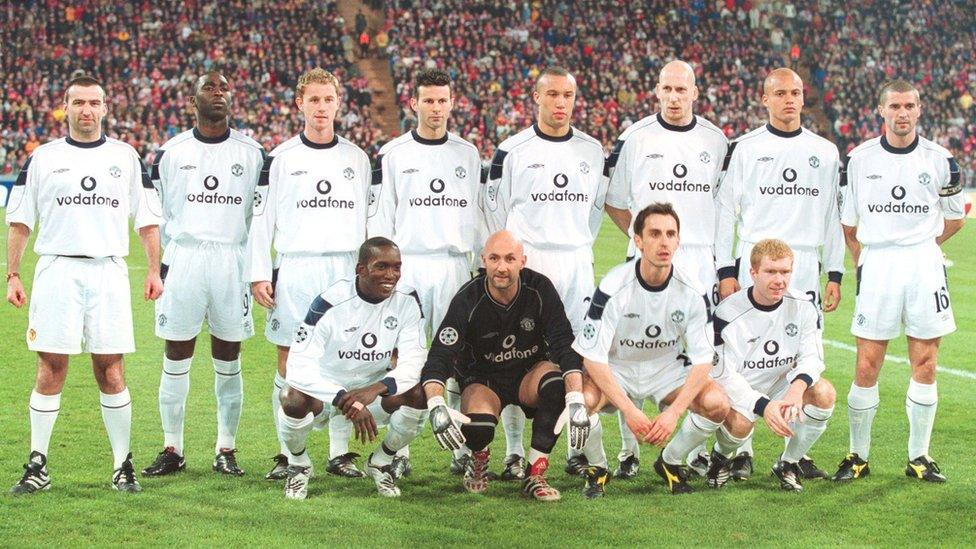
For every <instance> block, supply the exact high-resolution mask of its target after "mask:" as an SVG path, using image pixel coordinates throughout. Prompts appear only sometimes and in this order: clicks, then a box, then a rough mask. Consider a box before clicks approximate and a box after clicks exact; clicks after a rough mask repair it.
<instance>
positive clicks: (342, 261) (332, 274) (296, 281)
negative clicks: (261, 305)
mask: <svg viewBox="0 0 976 549" xmlns="http://www.w3.org/2000/svg"><path fill="white" fill-rule="evenodd" d="M275 262H276V263H277V266H276V267H275V270H274V272H275V274H274V275H273V276H272V278H273V279H274V280H273V281H272V286H273V288H274V301H275V307H274V309H271V310H270V311H268V322H267V324H265V326H264V335H265V337H267V338H268V341H270V342H271V343H274V344H275V345H280V346H282V347H291V344H292V342H293V341H295V330H297V329H298V325H299V324H301V322H302V319H304V318H305V314H306V313H308V308H309V306H311V305H312V301H313V300H314V299H315V297H316V296H318V295H319V294H320V293H322V292H324V291H325V290H326V288H328V287H329V286H331V285H332V284H334V283H335V282H336V281H338V280H342V279H344V278H346V279H352V278H355V277H356V253H355V252H346V253H335V254H317V255H304V254H280V255H279V256H278V257H277V259H276V261H275Z"/></svg>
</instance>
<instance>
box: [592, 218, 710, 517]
mask: <svg viewBox="0 0 976 549" xmlns="http://www.w3.org/2000/svg"><path fill="white" fill-rule="evenodd" d="M680 229H681V223H680V221H679V219H678V214H677V212H676V211H675V210H674V208H672V207H671V205H670V204H664V203H653V204H651V205H649V206H647V207H645V208H644V209H642V210H641V211H640V212H639V213H638V214H637V217H636V219H635V220H634V228H633V230H634V243H635V244H636V246H637V249H638V250H639V251H640V255H641V257H640V259H637V260H636V261H628V262H627V263H624V264H623V265H619V266H617V267H615V268H613V269H612V270H611V271H610V272H609V273H607V276H605V277H604V278H603V280H602V281H601V282H600V287H599V288H597V290H596V292H595V293H594V295H593V300H592V301H591V302H590V310H589V312H588V313H587V319H586V324H584V325H583V329H582V330H581V331H580V333H579V334H577V336H576V341H575V343H573V348H574V349H575V350H576V351H577V352H579V353H580V354H581V355H582V356H583V366H584V368H585V369H586V376H585V377H584V383H583V394H584V395H585V397H586V403H587V408H589V409H590V410H593V411H596V412H601V411H610V410H612V409H613V408H616V409H618V410H620V413H621V417H623V418H624V422H625V423H624V425H625V426H627V430H628V431H633V432H634V433H639V434H640V435H641V437H642V438H643V439H644V440H645V441H647V442H650V443H652V444H656V445H663V444H664V443H665V442H666V441H667V440H668V438H670V436H671V434H672V433H673V432H674V430H675V428H677V425H678V419H679V418H680V417H681V414H683V413H684V411H685V410H690V411H691V413H689V414H688V416H687V417H686V418H685V420H684V422H683V423H682V424H681V429H680V430H679V431H678V434H677V435H676V436H675V437H674V438H673V439H672V440H671V442H670V443H668V445H667V446H666V447H665V448H664V451H663V452H662V453H661V455H660V457H658V460H657V462H656V463H655V464H654V470H655V471H657V473H658V474H659V475H661V477H662V478H663V479H664V480H665V482H666V483H667V486H668V491H670V492H671V493H673V494H678V493H683V492H691V491H692V489H691V487H690V486H689V485H688V483H687V475H686V473H685V468H684V467H682V465H683V464H684V461H685V456H687V455H688V453H689V452H691V450H692V449H693V448H695V447H697V446H698V445H699V444H701V443H703V442H705V440H706V439H707V438H708V437H709V435H711V434H712V433H714V432H715V430H716V429H718V428H719V425H721V423H722V421H723V420H724V419H725V416H726V414H728V412H729V402H728V398H727V397H726V396H725V393H724V392H723V391H722V389H721V388H719V386H718V385H716V384H715V382H713V381H712V380H711V379H710V378H709V377H708V373H709V371H710V370H711V368H712V359H713V358H714V355H715V352H714V350H713V349H712V345H711V342H710V336H711V333H710V332H711V325H710V321H709V312H710V310H711V305H710V304H709V300H708V296H707V295H705V293H704V291H703V290H702V288H701V286H699V285H698V281H697V280H695V277H694V276H689V275H687V274H685V272H684V271H682V270H681V269H679V268H678V267H677V266H676V265H673V264H672V260H673V258H674V257H675V252H676V251H677V250H678V244H679V242H680V237H679V231H680ZM645 398H649V399H651V400H652V401H653V402H654V404H656V405H657V406H658V407H659V408H660V409H661V410H662V411H661V413H660V414H658V416H657V417H655V418H654V420H653V421H651V420H649V419H648V418H647V416H646V415H644V412H643V410H642V409H641V407H639V406H637V405H636V404H635V402H643V401H644V399H645ZM584 455H585V456H586V460H587V462H588V463H589V466H588V467H587V468H586V472H585V475H586V488H585V489H584V491H583V495H584V496H585V497H587V498H596V497H600V496H602V495H603V493H604V492H603V485H604V484H605V483H606V481H607V480H608V479H609V472H608V471H607V454H606V452H605V451H604V450H603V440H602V427H601V426H600V420H599V416H597V418H596V419H594V420H591V423H590V435H589V439H588V440H587V443H586V447H585V448H584Z"/></svg>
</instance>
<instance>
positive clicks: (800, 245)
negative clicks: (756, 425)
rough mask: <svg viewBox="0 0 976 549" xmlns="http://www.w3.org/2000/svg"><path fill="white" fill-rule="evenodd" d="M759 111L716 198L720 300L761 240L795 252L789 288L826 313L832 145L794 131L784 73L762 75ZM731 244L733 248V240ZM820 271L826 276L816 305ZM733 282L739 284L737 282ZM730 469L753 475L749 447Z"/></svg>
mask: <svg viewBox="0 0 976 549" xmlns="http://www.w3.org/2000/svg"><path fill="white" fill-rule="evenodd" d="M762 101H763V105H764V106H765V107H766V110H767V112H768V113H769V123H768V124H766V125H765V126H763V127H761V128H758V129H755V130H753V131H751V132H749V133H747V134H746V135H744V136H742V137H740V138H739V139H737V140H736V141H735V142H733V143H732V145H731V146H730V147H729V153H728V155H727V156H726V158H725V166H724V167H725V169H726V174H725V178H724V179H723V181H722V186H721V187H720V188H719V192H718V210H719V211H718V225H717V227H716V231H717V232H716V236H715V258H716V259H715V260H716V263H717V265H718V267H719V268H718V278H719V294H720V296H721V298H722V299H724V298H726V297H728V296H730V295H732V293H734V292H736V291H738V290H739V288H745V287H747V286H748V285H749V284H751V283H752V282H751V280H750V279H749V274H748V272H747V270H746V269H741V268H739V263H740V260H741V258H748V257H749V250H750V249H751V248H752V246H753V244H754V243H755V242H757V241H758V240H760V239H763V238H778V239H780V240H783V241H784V242H786V243H787V244H788V245H789V246H790V248H792V250H793V253H794V254H795V259H796V261H795V263H794V264H793V276H792V279H791V280H792V282H791V284H792V286H791V288H793V289H795V290H798V291H799V292H801V293H803V294H805V295H806V296H807V298H808V299H810V300H812V301H813V303H815V304H816V305H817V306H818V308H819V307H820V304H821V302H822V303H823V310H824V311H825V312H830V311H833V310H835V309H836V308H837V305H838V304H839V303H840V281H841V276H842V275H843V272H844V238H843V233H842V232H841V228H840V215H839V213H838V210H837V200H838V182H839V174H840V162H839V155H838V153H837V147H836V146H835V145H834V144H833V143H831V142H830V141H827V140H826V139H824V138H822V137H820V136H818V135H816V134H815V133H813V132H811V131H809V130H806V129H804V128H802V127H800V112H801V111H802V109H803V81H802V80H800V77H799V76H797V74H796V73H795V72H793V71H791V70H790V69H785V68H780V69H776V70H774V71H772V72H770V73H769V75H768V76H767V77H766V80H765V81H764V82H763V96H762ZM736 233H738V246H737V247H736V248H735V249H733V246H732V241H733V236H734V235H735V234H736ZM821 268H822V270H823V271H824V272H826V273H827V285H826V287H825V288H824V295H823V299H822V300H821V295H820V272H821ZM736 277H738V278H736ZM741 452H742V455H741V456H737V457H736V460H735V464H734V466H733V468H732V469H733V476H734V477H735V478H739V479H741V478H748V476H749V475H751V474H752V454H753V451H752V441H751V440H749V441H748V442H746V443H745V444H744V445H743V447H742V449H741ZM801 467H802V469H803V474H804V477H805V478H823V477H826V473H824V472H823V471H822V470H820V469H818V468H817V467H816V466H814V464H813V462H812V461H809V460H806V459H805V460H804V461H803V463H802V464H801Z"/></svg>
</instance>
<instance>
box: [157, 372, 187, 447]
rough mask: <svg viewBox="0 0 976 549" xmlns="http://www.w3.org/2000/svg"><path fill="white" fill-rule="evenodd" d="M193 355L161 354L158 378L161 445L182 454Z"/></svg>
mask: <svg viewBox="0 0 976 549" xmlns="http://www.w3.org/2000/svg"><path fill="white" fill-rule="evenodd" d="M192 363H193V357H192V356H191V357H190V358H187V359H183V360H170V359H168V358H166V356H165V355H164V356H163V375H162V377H161V378H160V379H159V419H160V420H161V421H162V424H163V446H164V447H170V446H172V447H173V448H174V449H175V450H176V453H177V454H179V455H181V456H182V455H183V418H184V417H185V415H186V395H188V394H189V393H190V365H191V364H192Z"/></svg>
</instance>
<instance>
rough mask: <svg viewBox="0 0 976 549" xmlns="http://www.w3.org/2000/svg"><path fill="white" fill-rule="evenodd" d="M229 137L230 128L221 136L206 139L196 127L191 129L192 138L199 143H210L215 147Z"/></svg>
mask: <svg viewBox="0 0 976 549" xmlns="http://www.w3.org/2000/svg"><path fill="white" fill-rule="evenodd" d="M229 137H230V128H227V131H225V132H224V133H223V134H221V135H218V136H217V137H207V136H205V135H203V134H202V133H200V130H199V129H198V128H196V127H194V128H193V138H194V139H196V140H197V141H200V142H201V143H210V144H211V145H215V144H217V143H223V142H224V141H227V138H229Z"/></svg>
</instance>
